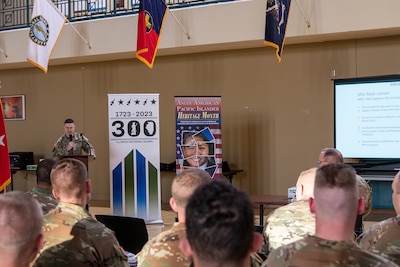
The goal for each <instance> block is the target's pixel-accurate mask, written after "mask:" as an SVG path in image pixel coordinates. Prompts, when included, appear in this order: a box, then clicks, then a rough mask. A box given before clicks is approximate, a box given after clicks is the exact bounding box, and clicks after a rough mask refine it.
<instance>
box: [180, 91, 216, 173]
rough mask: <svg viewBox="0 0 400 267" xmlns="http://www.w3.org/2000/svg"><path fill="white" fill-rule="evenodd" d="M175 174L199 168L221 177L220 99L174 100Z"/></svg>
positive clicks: (187, 98) (183, 98)
mask: <svg viewBox="0 0 400 267" xmlns="http://www.w3.org/2000/svg"><path fill="white" fill-rule="evenodd" d="M175 106H176V172H177V173H180V172H182V171H183V170H185V169H190V168H201V169H204V170H205V171H207V172H208V173H209V174H210V176H211V177H212V178H220V177H221V176H222V169H221V168H222V139H221V97H219V96H217V97H213V96H210V97H192V96H187V97H185V96H177V97H175Z"/></svg>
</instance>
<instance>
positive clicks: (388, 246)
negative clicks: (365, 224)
mask: <svg viewBox="0 0 400 267" xmlns="http://www.w3.org/2000/svg"><path fill="white" fill-rule="evenodd" d="M358 240H359V245H360V247H361V248H363V249H366V250H368V251H371V252H373V253H376V254H379V255H382V256H384V257H386V258H388V259H390V260H392V261H393V262H395V263H396V264H397V265H400V215H398V216H397V217H393V218H389V219H386V220H384V221H382V222H380V223H377V224H374V225H372V226H371V227H370V228H368V230H367V231H366V232H364V233H363V234H362V235H361V236H360V237H359V239H358Z"/></svg>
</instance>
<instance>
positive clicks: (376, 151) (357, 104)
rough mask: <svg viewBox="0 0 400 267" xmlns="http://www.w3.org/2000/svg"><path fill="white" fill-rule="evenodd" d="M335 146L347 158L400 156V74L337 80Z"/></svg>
mask: <svg viewBox="0 0 400 267" xmlns="http://www.w3.org/2000/svg"><path fill="white" fill-rule="evenodd" d="M334 101H335V103H334V108H335V110H334V115H335V118H334V121H335V147H336V148H337V149H338V150H340V151H341V152H342V154H343V157H344V158H352V159H358V160H360V162H366V161H365V160H396V159H397V161H398V160H399V159H400V75H396V76H380V77H367V78H353V79H340V80H335V81H334Z"/></svg>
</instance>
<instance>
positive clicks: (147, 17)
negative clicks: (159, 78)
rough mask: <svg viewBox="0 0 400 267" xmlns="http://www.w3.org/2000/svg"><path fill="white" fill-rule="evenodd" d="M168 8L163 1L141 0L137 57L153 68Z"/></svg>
mask: <svg viewBox="0 0 400 267" xmlns="http://www.w3.org/2000/svg"><path fill="white" fill-rule="evenodd" d="M167 13H168V7H167V6H166V5H165V3H164V2H163V1H162V0H140V5H139V17H138V33H137V46H136V57H137V58H138V59H139V60H140V61H142V62H143V63H144V64H146V65H147V66H148V67H149V68H153V64H154V58H155V57H156V53H157V48H158V42H159V40H160V35H161V29H162V26H163V23H164V19H165V17H166V15H167Z"/></svg>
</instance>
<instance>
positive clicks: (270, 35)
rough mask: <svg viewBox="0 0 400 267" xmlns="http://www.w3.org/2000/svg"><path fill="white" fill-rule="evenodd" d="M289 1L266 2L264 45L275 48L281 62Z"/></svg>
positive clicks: (274, 0)
mask: <svg viewBox="0 0 400 267" xmlns="http://www.w3.org/2000/svg"><path fill="white" fill-rule="evenodd" d="M290 2H291V0H267V10H266V13H265V14H266V15H265V38H264V40H265V41H264V43H265V44H266V45H270V46H272V47H275V48H276V57H277V58H278V61H279V62H281V59H282V50H283V45H284V44H285V33H286V26H287V21H288V17H289V9H290Z"/></svg>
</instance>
